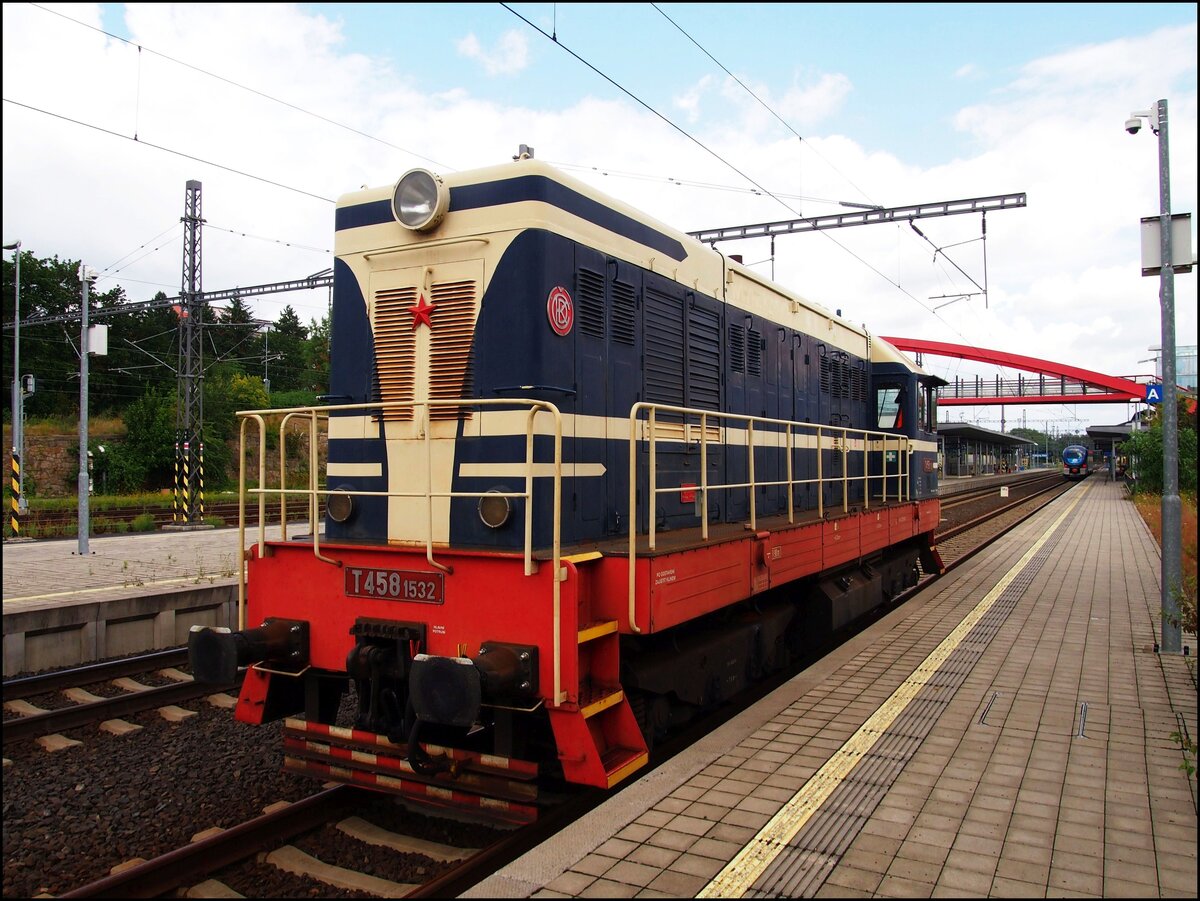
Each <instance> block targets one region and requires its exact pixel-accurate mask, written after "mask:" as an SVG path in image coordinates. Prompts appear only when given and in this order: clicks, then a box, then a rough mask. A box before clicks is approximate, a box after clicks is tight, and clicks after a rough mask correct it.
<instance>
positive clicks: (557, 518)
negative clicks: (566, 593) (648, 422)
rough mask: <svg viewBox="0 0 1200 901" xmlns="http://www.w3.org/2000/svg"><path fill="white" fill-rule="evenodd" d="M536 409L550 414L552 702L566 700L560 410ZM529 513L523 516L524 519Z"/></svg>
mask: <svg viewBox="0 0 1200 901" xmlns="http://www.w3.org/2000/svg"><path fill="white" fill-rule="evenodd" d="M540 409H543V410H547V411H548V412H552V413H553V415H554V535H553V537H552V544H553V547H552V557H553V564H554V583H553V584H554V589H553V591H554V614H553V619H554V703H555V704H562V703H564V702H565V701H566V700H567V697H566V693H565V692H563V689H562V583H563V581H564V580H565V579H566V573H565V572H563V569H562V541H561V538H562V536H561V532H562V414H561V413H560V412H559V410H558V408H557V407H553V408H550V407H546V406H541V408H540ZM528 518H529V517H526V519H528Z"/></svg>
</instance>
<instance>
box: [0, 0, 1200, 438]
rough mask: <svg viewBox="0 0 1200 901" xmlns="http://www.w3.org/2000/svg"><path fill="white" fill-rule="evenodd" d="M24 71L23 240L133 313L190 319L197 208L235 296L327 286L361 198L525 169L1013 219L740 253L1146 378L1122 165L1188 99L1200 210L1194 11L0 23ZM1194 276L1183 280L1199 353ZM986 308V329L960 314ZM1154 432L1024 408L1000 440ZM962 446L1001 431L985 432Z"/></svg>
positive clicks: (314, 306)
mask: <svg viewBox="0 0 1200 901" xmlns="http://www.w3.org/2000/svg"><path fill="white" fill-rule="evenodd" d="M3 46H4V58H3V67H4V82H3V97H4V104H3V142H4V156H3V170H4V185H3V210H4V213H3V239H4V242H5V243H10V242H12V241H16V240H20V241H21V242H22V245H23V248H24V249H26V250H29V251H31V252H33V253H34V254H35V255H37V256H40V257H49V256H58V257H59V258H61V259H73V260H74V259H80V260H82V261H83V262H85V263H87V264H88V265H90V266H93V267H95V268H97V269H99V270H101V271H102V273H103V276H104V277H103V280H102V281H101V282H100V283H99V288H100V290H105V289H107V288H108V287H111V286H112V285H113V284H119V285H121V286H122V287H123V288H124V290H125V293H126V295H127V296H128V297H129V298H130V299H131V300H145V299H149V298H150V297H152V296H153V294H154V293H155V292H156V291H158V290H163V291H166V292H167V293H168V294H175V293H178V291H179V288H180V273H181V269H182V234H183V229H182V225H181V224H180V221H179V220H180V217H181V216H182V215H183V200H184V191H185V183H186V182H187V180H189V179H196V180H199V181H200V182H201V183H202V184H203V198H202V203H203V208H202V211H203V215H204V218H205V219H206V220H207V225H206V228H205V231H204V237H203V266H204V270H203V272H204V276H203V278H204V280H203V288H204V289H205V290H208V291H216V290H222V289H227V288H233V287H236V286H239V285H255V284H263V283H267V282H276V281H286V280H291V279H299V278H302V277H304V276H306V275H309V274H311V273H315V272H319V271H321V270H324V269H326V268H328V267H329V266H331V265H332V256H331V253H330V251H331V248H332V244H333V238H332V231H333V210H334V204H335V202H336V199H337V197H338V196H339V195H341V194H342V193H345V192H347V191H352V190H357V189H358V188H359V187H360V186H363V185H369V186H377V185H383V184H390V183H392V182H394V181H395V180H396V178H397V177H398V176H399V175H400V174H402V173H403V172H404V171H406V170H407V169H409V168H411V167H413V166H428V167H430V168H434V169H436V170H440V171H450V170H462V169H471V168H475V167H479V166H487V165H493V164H495V163H497V162H502V161H505V160H507V159H509V158H511V156H512V155H513V154H514V153H516V151H517V148H518V145H520V144H522V143H523V144H528V145H531V146H533V147H534V148H535V152H536V155H537V157H538V158H539V159H542V160H545V161H548V162H550V163H552V164H557V165H559V166H561V167H562V168H563V169H564V170H566V171H568V172H570V173H571V174H573V175H575V176H576V177H579V178H582V179H583V180H585V181H588V182H590V183H593V184H597V185H599V186H601V187H602V188H603V189H604V190H606V191H607V192H609V193H610V194H612V195H614V196H616V197H619V198H620V199H622V200H624V201H626V202H627V203H629V204H631V205H633V206H635V207H638V208H640V209H643V210H645V211H646V212H648V213H650V214H651V215H653V216H655V217H657V218H659V219H660V220H662V221H664V222H666V223H668V224H670V225H673V226H676V227H678V228H680V229H683V230H688V231H690V230H698V229H701V228H711V227H717V226H731V225H741V224H749V223H759V222H767V221H775V220H782V219H790V218H794V217H796V216H811V215H819V214H826V213H831V212H847V211H848V210H849V209H852V208H848V207H845V206H842V205H841V204H843V203H853V204H878V205H882V206H885V207H892V206H905V205H911V204H917V203H930V202H937V201H946V200H961V199H965V198H975V197H986V196H992V195H998V194H1008V193H1017V192H1024V193H1026V194H1027V196H1028V206H1027V207H1025V208H1023V209H1013V210H1004V211H997V212H994V213H992V214H990V215H989V216H988V221H987V240H986V245H985V243H984V242H983V241H981V240H980V237H981V221H980V217H979V216H976V215H963V216H950V217H943V218H931V219H923V220H920V221H919V223H918V225H919V227H920V229H921V231H922V232H923V233H924V234H925V236H926V237H927V240H926V238H922V237H921V236H919V235H918V234H916V233H915V232H914V231H913V230H912V229H911V228H910V227H909V226H908V224H907V223H906V224H904V225H872V226H865V227H859V228H844V229H837V230H833V231H825V232H815V233H808V234H802V235H792V236H786V237H781V238H779V239H777V241H776V249H775V258H774V260H773V261H772V260H771V259H770V246H769V243H768V242H767V241H765V240H760V241H751V242H745V244H744V246H738V245H736V244H724V245H722V249H723V250H726V251H727V252H733V253H739V252H740V253H742V254H743V256H744V258H745V260H746V262H747V263H752V264H756V269H757V270H758V271H760V272H762V273H764V274H766V275H770V274H771V272H772V268H773V271H774V275H775V278H776V279H777V280H778V281H780V282H782V283H784V284H785V285H787V286H788V287H790V288H792V289H794V290H796V291H799V292H800V293H802V294H804V295H805V296H807V297H809V298H811V299H812V300H814V301H817V302H818V303H821V304H823V305H824V306H826V307H828V308H830V309H838V310H841V311H842V313H843V315H844V316H845V317H846V318H848V319H850V320H852V321H854V322H860V323H863V324H865V325H866V326H867V328H869V329H870V330H871V331H872V332H873V333H875V334H879V335H899V336H905V337H920V338H928V339H932V340H940V341H949V342H954V343H960V344H971V345H975V346H979V347H986V348H997V349H1002V350H1008V351H1011V352H1015V353H1022V354H1026V355H1029V356H1034V357H1040V358H1045V359H1050V360H1054V361H1058V362H1061V363H1067V364H1071V365H1075V366H1081V367H1084V368H1088V369H1093V370H1098V371H1102V372H1106V373H1109V374H1112V375H1123V376H1132V375H1137V374H1149V373H1152V372H1153V367H1154V362H1153V361H1152V360H1149V358H1151V357H1152V356H1153V355H1154V354H1153V352H1152V351H1151V350H1150V348H1151V347H1154V346H1157V345H1158V344H1159V343H1160V341H1161V331H1160V319H1159V303H1158V279H1157V278H1144V277H1142V276H1141V274H1140V236H1139V229H1140V226H1139V220H1140V218H1141V217H1143V216H1150V215H1156V214H1157V213H1158V211H1159V207H1158V152H1157V151H1158V148H1157V141H1156V139H1155V138H1154V136H1153V134H1151V132H1150V131H1149V130H1148V129H1143V130H1142V132H1141V133H1140V134H1138V135H1136V136H1133V137H1131V136H1130V135H1128V134H1126V132H1125V130H1124V127H1123V126H1124V122H1125V120H1126V119H1127V118H1128V117H1129V115H1130V113H1131V112H1132V111H1134V110H1144V109H1147V108H1149V107H1150V106H1151V105H1153V104H1154V103H1155V102H1156V101H1157V100H1159V99H1160V98H1165V99H1167V100H1168V102H1169V104H1170V128H1169V138H1170V150H1171V188H1172V210H1173V211H1174V212H1192V213H1195V212H1196V159H1197V148H1196V134H1197V128H1196V58H1197V37H1196V6H1195V5H1194V4H1191V3H1187V4H1145V3H1139V4H1132V3H1130V4H1088V5H1086V6H1079V5H1074V4H1061V5H1060V4H1045V5H1027V4H1013V5H1004V4H988V5H975V4H929V5H908V4H894V5H886V4H885V5H854V4H843V5H836V6H834V5H826V4H812V5H809V4H732V5H730V4H687V3H683V4H552V3H514V4H507V5H501V4H271V5H255V4H249V3H246V4H239V5H236V6H233V5H229V6H226V5H220V4H214V5H208V4H146V5H142V4H133V5H121V4H99V5H95V4H24V3H5V4H4V5H3ZM1192 234H1193V237H1192V247H1193V248H1194V247H1195V226H1194V224H1193V232H1192ZM985 246H986V255H985ZM935 250H937V251H938V252H936V253H935ZM1193 252H1194V251H1193ZM985 262H986V268H985ZM1196 278H1197V275H1196V273H1191V274H1188V275H1180V276H1177V277H1176V281H1175V285H1176V308H1177V317H1176V318H1177V326H1176V328H1177V341H1178V343H1179V344H1183V345H1187V344H1192V345H1194V344H1196ZM977 284H978V285H980V286H981V285H984V284H986V286H987V288H988V293H987V297H986V301H985V299H984V297H983V296H980V295H978V294H977V295H974V296H969V297H965V298H962V299H959V300H956V301H954V302H948V301H949V300H951V299H952V298H953V297H955V296H957V295H962V294H966V293H970V292H976V291H978V290H979V288H978V287H977ZM289 303H290V304H291V305H292V306H293V307H294V308H295V309H296V310H297V311H298V312H299V314H300V316H301V318H302V319H304V320H306V321H307V320H308V319H311V318H314V317H319V316H321V315H322V314H323V313H324V311H325V307H326V303H327V294H326V292H315V293H314V292H308V293H292V294H276V295H269V296H265V297H262V298H258V299H256V300H255V301H253V305H254V306H255V309H256V311H257V313H258V315H259V316H261V317H263V318H270V319H274V318H275V317H276V316H277V315H278V313H279V311H280V310H281V309H282V308H283V306H284V305H285V304H289ZM113 327H114V328H116V323H115V322H114V323H113ZM110 340H113V338H111V337H110ZM118 340H119V338H118ZM5 354H6V357H7V354H8V347H7V345H6V349H5ZM925 363H926V366H927V368H929V369H931V370H932V371H935V372H937V373H938V374H940V375H942V376H944V377H946V378H949V379H953V378H955V377H956V376H959V377H968V378H973V377H974V376H975V375H976V374H981V375H985V376H988V377H992V376H994V375H996V374H998V373H999V374H1002V375H1005V376H1006V377H1015V376H1016V371H1009V372H1003V373H1000V372H999V370H997V369H996V368H995V367H987V366H983V365H981V364H971V363H966V362H961V361H957V360H948V359H943V358H934V357H927V358H926V359H925ZM1135 409H1136V405H1132V404H1130V405H1109V406H1092V405H1083V404H1079V405H1046V406H1040V405H1039V406H1029V407H1027V408H1024V407H1019V406H1011V407H1007V408H1006V409H1005V420H1006V422H1005V424H1006V427H1007V428H1012V427H1013V426H1016V425H1020V424H1021V423H1022V421H1024V422H1025V423H1026V424H1027V425H1029V426H1030V427H1037V428H1041V429H1044V428H1046V427H1047V426H1049V427H1050V428H1051V429H1054V430H1056V431H1059V432H1061V431H1064V430H1076V429H1081V428H1083V427H1084V426H1086V425H1094V424H1107V423H1115V422H1122V421H1125V420H1126V419H1128V418H1129V416H1130V415H1132V413H1133V412H1134V411H1135ZM945 416H948V417H949V418H952V419H955V420H957V419H959V418H960V416H962V417H965V418H966V420H967V421H974V422H977V423H979V424H980V425H983V426H985V427H988V428H993V429H999V428H1000V412H999V410H998V408H995V407H991V408H986V407H985V408H978V409H962V408H953V409H948V410H947V411H946V413H945V414H944V417H945Z"/></svg>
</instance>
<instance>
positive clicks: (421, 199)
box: [392, 169, 450, 231]
mask: <svg viewBox="0 0 1200 901" xmlns="http://www.w3.org/2000/svg"><path fill="white" fill-rule="evenodd" d="M449 206H450V191H449V189H447V188H446V185H445V184H444V183H443V182H442V180H441V178H440V177H438V176H437V175H434V174H433V173H432V172H430V171H429V170H428V169H410V170H409V171H408V172H405V173H404V174H403V175H402V176H400V180H399V181H398V182H396V190H395V191H393V192H392V215H393V216H395V217H396V221H397V222H399V223H400V224H401V225H403V226H404V227H405V228H411V229H412V230H413V231H427V230H428V229H431V228H433V227H434V226H435V225H437V224H438V223H439V222H441V221H442V217H443V216H445V215H446V210H447V209H448V208H449Z"/></svg>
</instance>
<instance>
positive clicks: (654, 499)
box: [646, 407, 658, 550]
mask: <svg viewBox="0 0 1200 901" xmlns="http://www.w3.org/2000/svg"><path fill="white" fill-rule="evenodd" d="M656 410H657V407H650V416H649V417H648V418H647V420H646V424H647V426H649V429H650V472H649V473H648V475H649V482H648V483H647V487H648V497H647V498H646V505H647V511H646V512H647V513H648V514H649V520H650V528H649V530H648V531H647V533H646V534H647V539H648V541H649V547H650V550H654V532H655V526H657V525H658V507H657V503H658V479H657V478H656V475H657V470H658V456H657V454H656V453H655V445H656V444H657V441H658V439H657V436H656V435H655V431H654V426H655V415H654V414H655V412H656Z"/></svg>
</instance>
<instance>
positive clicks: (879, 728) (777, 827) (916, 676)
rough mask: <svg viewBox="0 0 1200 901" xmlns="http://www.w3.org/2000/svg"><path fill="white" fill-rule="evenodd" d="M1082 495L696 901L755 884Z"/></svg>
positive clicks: (735, 895)
mask: <svg viewBox="0 0 1200 901" xmlns="http://www.w3.org/2000/svg"><path fill="white" fill-rule="evenodd" d="M1087 488H1088V490H1090V489H1091V486H1090V485H1089V486H1087ZM1086 493H1087V492H1086V491H1082V492H1080V493H1079V495H1078V496H1077V497H1076V498H1075V499H1074V500H1073V501H1072V502H1071V503H1070V504H1069V505H1068V506H1067V508H1066V509H1065V510H1063V512H1062V513H1061V514H1060V515H1059V517H1058V518H1057V519H1056V520H1054V522H1053V523H1052V524H1051V525H1050V527H1049V528H1047V529H1046V531H1045V532H1043V533H1042V535H1041V537H1039V538H1038V540H1037V541H1035V542H1034V544H1033V546H1032V547H1031V548H1030V549H1029V550H1028V551H1026V552H1025V554H1024V556H1022V557H1021V559H1020V560H1018V561H1017V562H1016V564H1014V565H1013V567H1012V568H1011V569H1010V570H1009V571H1008V572H1006V573H1005V574H1004V576H1003V577H1002V578H1001V579H1000V581H999V582H997V583H996V585H995V586H994V587H993V588H992V590H991V591H989V592H988V593H987V596H986V597H984V599H983V600H981V601H980V602H979V603H978V604H976V605H975V608H974V609H973V610H972V611H971V612H970V613H968V614H967V616H966V617H965V618H964V619H963V620H962V622H960V623H959V624H958V625H957V626H956V627H955V629H954V631H952V632H951V633H950V634H949V635H947V636H946V638H945V640H944V641H942V643H941V644H940V645H938V646H937V648H935V649H934V651H933V652H932V653H931V654H930V655H929V656H928V657H926V658H925V660H924V661H923V662H922V663H921V664H920V666H918V667H917V668H916V669H915V670H914V671H913V673H912V675H910V676H909V677H908V678H907V679H905V680H904V684H902V685H901V686H900V687H899V688H897V689H896V691H895V692H894V693H893V694H892V696H891V697H890V698H888V699H887V700H886V701H884V702H883V704H882V705H880V707H879V709H878V710H876V711H875V712H874V713H873V714H871V717H870V718H869V719H868V720H867V721H866V722H865V723H863V724H862V727H861V728H860V729H859V730H858V731H857V732H855V733H854V735H852V736H850V739H849V740H848V741H847V742H846V743H845V744H844V745H842V747H841V748H839V749H838V750H837V751H836V752H835V753H834V755H833V756H832V757H830V758H829V760H828V761H826V762H825V765H824V766H823V767H821V769H820V770H818V771H817V773H816V774H815V775H814V776H813V777H812V778H811V779H809V780H808V782H806V783H805V784H804V786H803V787H802V788H801V789H800V790H799V791H798V792H796V794H795V795H793V796H792V799H791V800H790V801H788V803H787V804H785V805H784V806H783V809H782V810H780V811H779V813H777V814H775V816H774V817H772V819H771V821H770V822H768V823H767V825H765V826H764V827H763V828H762V831H761V832H759V833H758V835H756V836H755V837H754V838H753V839H751V840H750V843H749V844H748V845H746V846H745V847H744V848H742V850H741V851H739V852H738V853H737V855H736V856H735V857H734V858H733V860H731V861H730V862H729V863H728V864H726V865H725V869H723V870H721V872H719V873H718V874H717V875H716V876H715V877H713V879H712V881H711V882H709V883H708V885H706V886H705V887H704V888H703V889H701V891H700V893H699V894H697V895H696V897H697V898H740V897H741V896H742V895H743V894H745V892H746V890H747V889H749V888H750V887H751V886H752V885H754V883H755V881H756V880H757V879H758V877H759V876H761V875H762V874H763V872H764V871H765V870H766V869H767V867H768V866H770V864H771V862H772V861H773V860H774V859H775V858H776V857H777V856H778V855H779V853H780V852H781V851H783V850H784V849H785V848H786V847H787V846H788V842H790V841H791V840H792V838H794V837H795V835H796V833H798V832H799V831H800V830H801V829H802V828H804V824H805V823H807V822H808V820H809V818H810V817H811V816H812V815H813V814H814V813H816V811H817V809H818V808H819V807H820V806H821V804H822V803H824V801H825V799H826V798H828V797H829V796H830V795H831V794H832V793H833V791H834V789H836V788H837V787H838V786H839V785H841V783H842V781H843V780H844V779H845V778H846V776H847V775H848V774H849V773H850V770H852V769H853V768H854V765H855V764H856V763H858V761H859V760H860V759H861V758H862V757H863V756H864V755H866V754H867V753H869V752H870V750H871V748H872V747H873V746H874V745H875V743H876V742H877V741H879V739H881V738H882V737H883V734H884V732H886V731H887V729H888V727H889V726H890V725H891V724H892V722H893V721H894V720H895V719H896V717H898V716H899V715H900V714H901V713H902V712H903V711H904V708H905V707H907V706H908V703H909V702H910V701H911V700H912V699H913V698H914V697H916V695H917V693H918V692H919V691H920V690H921V689H922V688H924V687H925V684H926V683H927V682H929V680H930V679H931V678H932V677H933V675H934V673H936V672H937V670H938V668H939V667H940V666H941V665H942V664H943V663H944V662H945V661H946V658H947V657H949V656H950V655H951V654H952V653H953V652H954V650H955V648H957V647H958V645H959V644H960V643H961V642H962V640H963V639H964V638H966V637H967V635H968V634H969V633H970V631H971V630H972V629H973V628H975V625H976V624H977V623H978V622H979V620H980V619H982V618H983V616H984V615H985V614H986V613H987V612H988V610H990V609H991V607H992V605H993V604H994V603H995V602H996V600H997V599H998V598H999V597H1000V595H1001V594H1003V593H1004V590H1005V589H1006V588H1007V587H1008V586H1009V584H1010V583H1011V582H1012V581H1013V579H1015V578H1016V577H1017V575H1018V574H1020V572H1021V570H1023V569H1024V568H1025V567H1026V566H1027V565H1028V564H1029V561H1030V560H1032V559H1033V557H1034V555H1035V554H1036V553H1037V552H1038V551H1039V550H1041V548H1042V545H1044V544H1045V543H1046V542H1047V541H1048V540H1049V539H1050V536H1051V535H1052V534H1053V533H1054V531H1055V530H1056V529H1057V528H1058V527H1059V526H1060V525H1061V524H1062V522H1063V520H1065V519H1066V518H1067V516H1069V515H1070V513H1071V511H1072V510H1074V509H1075V507H1076V505H1077V504H1078V503H1079V502H1080V501H1081V500H1082V499H1083V496H1084V494H1086Z"/></svg>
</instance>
